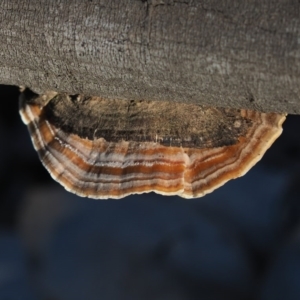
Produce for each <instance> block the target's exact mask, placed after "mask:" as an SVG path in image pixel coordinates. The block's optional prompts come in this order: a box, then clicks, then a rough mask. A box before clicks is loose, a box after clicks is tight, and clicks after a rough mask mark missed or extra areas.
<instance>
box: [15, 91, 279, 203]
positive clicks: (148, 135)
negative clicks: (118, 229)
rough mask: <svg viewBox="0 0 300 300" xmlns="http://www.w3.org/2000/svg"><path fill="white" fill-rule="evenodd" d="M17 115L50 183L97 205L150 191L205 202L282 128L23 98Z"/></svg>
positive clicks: (257, 121)
mask: <svg viewBox="0 0 300 300" xmlns="http://www.w3.org/2000/svg"><path fill="white" fill-rule="evenodd" d="M28 95H30V96H28ZM20 114H21V117H22V120H23V122H24V123H25V124H26V125H27V126H28V129H29V132H30V135H31V139H32V142H33V145H34V148H35V149H36V151H37V152H38V154H39V157H40V159H41V161H42V163H43V165H44V166H45V167H46V169H47V170H48V171H49V173H50V174H51V176H52V177H53V178H54V179H55V180H56V181H58V182H59V183H60V184H62V185H63V186H64V187H65V188H66V190H68V191H70V192H72V193H75V194H77V195H79V196H83V197H90V198H95V199H107V198H122V197H125V196H127V195H130V194H141V193H146V192H151V191H153V192H156V193H159V194H162V195H178V196H181V197H183V198H195V197H201V196H204V195H205V194H207V193H210V192H212V191H213V190H215V189H216V188H218V187H220V186H221V185H223V184H224V183H225V182H227V181H228V180H230V179H233V178H237V177H239V176H242V175H244V174H245V173H246V172H247V171H248V170H249V169H250V168H251V167H252V166H253V165H254V164H255V163H256V162H257V161H259V160H260V159H261V157H262V156H263V154H264V153H265V151H266V150H267V149H268V148H269V147H270V146H271V145H272V143H273V142H274V141H275V140H276V138H277V137H278V136H279V135H280V134H281V132H282V126H281V125H282V123H283V121H284V120H285V115H283V114H277V113H261V112H258V111H251V110H244V109H240V110H239V109H223V108H205V107H202V106H199V105H195V104H183V103H174V102H172V103H170V102H159V101H127V100H106V99H102V98H99V97H83V96H79V95H77V96H69V95H67V94H63V93H60V94H57V93H55V92H49V93H46V94H44V95H40V96H38V95H36V94H33V93H28V90H25V91H24V92H23V93H22V94H21V96H20Z"/></svg>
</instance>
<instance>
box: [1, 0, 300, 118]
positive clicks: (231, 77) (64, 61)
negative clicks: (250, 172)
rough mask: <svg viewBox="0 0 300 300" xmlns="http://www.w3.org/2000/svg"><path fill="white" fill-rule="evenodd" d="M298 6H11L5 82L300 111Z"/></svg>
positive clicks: (210, 0) (291, 1)
mask: <svg viewBox="0 0 300 300" xmlns="http://www.w3.org/2000/svg"><path fill="white" fill-rule="evenodd" d="M299 7H300V5H299V2H298V1H296V0H288V1H287V0H245V1H240V0H222V1H219V0H204V1H197V0H185V1H176V0H152V1H151V0H148V1H138V0H127V1H119V0H105V1H104V0H103V1H101V0H98V1H87V0H82V1H67V0H53V1H46V0H44V1H41V0H39V1H37V0H23V1H18V0H3V1H2V3H1V10H0V52H1V56H0V82H1V83H3V84H15V85H26V86H28V87H30V88H31V89H33V90H35V91H36V92H38V93H43V92H45V91H46V90H57V91H64V92H67V93H70V94H72V93H73V94H76V93H83V94H87V95H94V96H102V97H106V98H115V99H119V98H120V99H148V100H169V101H181V102H194V103H201V104H206V105H210V106H222V107H234V108H250V109H257V110H262V111H276V112H288V113H297V114H299V113H300V11H299V10H300V8H299Z"/></svg>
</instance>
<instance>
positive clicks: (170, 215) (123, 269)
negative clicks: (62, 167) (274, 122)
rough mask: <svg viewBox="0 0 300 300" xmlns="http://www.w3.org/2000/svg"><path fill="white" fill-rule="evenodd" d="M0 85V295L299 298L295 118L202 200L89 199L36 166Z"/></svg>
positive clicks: (1, 299) (9, 96)
mask: <svg viewBox="0 0 300 300" xmlns="http://www.w3.org/2000/svg"><path fill="white" fill-rule="evenodd" d="M18 94H19V91H18V88H17V87H12V86H0V95H1V97H0V99H1V104H2V105H1V109H0V300H15V299H22V300H23V299H26V300H27V299H28V300H31V299H42V300H44V299H45V300H68V299H70V300H77V299H78V300H81V299H101V300H107V299H116V300H119V299H122V300H123V299H126V300H127V299H128V300H140V299H146V300H147V299H149V300H150V299H159V300H160V299H161V300H162V299H164V300H169V299H172V300H181V299H185V300H189V299H211V300H219V299H246V300H247V299H249V300H250V299H280V300H282V299H300V222H299V221H300V218H299V217H300V177H299V176H300V168H299V166H300V135H299V128H300V117H298V116H288V118H287V121H286V122H285V123H284V131H283V134H282V136H281V137H280V138H279V139H278V140H277V141H276V142H275V144H274V145H273V146H272V147H271V148H270V149H269V151H268V152H267V153H266V155H265V156H264V158H263V159H262V160H261V161H260V162H259V163H258V164H257V165H256V166H255V167H254V168H253V169H252V170H251V171H249V172H248V173H247V174H246V175H245V176H244V177H242V178H240V179H236V180H233V181H231V182H229V183H227V184H226V185H224V186H223V187H221V188H220V189H218V190H217V191H215V192H213V193H212V194H209V195H207V196H205V197H203V198H198V199H194V200H184V199H182V198H179V197H163V196H159V195H156V194H154V193H150V194H144V195H137V196H130V197H127V198H124V199H122V200H106V201H105V200H97V201H96V200H90V199H85V198H79V197H77V196H75V195H72V194H70V193H68V192H66V191H65V190H64V189H63V188H62V187H61V186H60V185H59V184H57V183H56V182H54V181H53V180H52V179H51V177H50V175H49V174H48V173H47V171H46V170H45V169H44V168H43V167H42V164H41V163H40V162H39V160H38V157H37V153H36V152H35V151H34V149H33V147H32V144H31V140H30V137H29V134H28V132H27V128H26V126H25V125H23V124H22V122H21V119H20V117H19V113H18Z"/></svg>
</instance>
